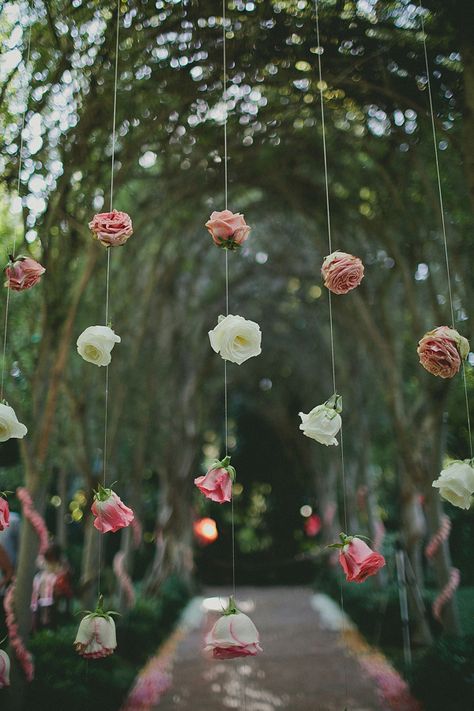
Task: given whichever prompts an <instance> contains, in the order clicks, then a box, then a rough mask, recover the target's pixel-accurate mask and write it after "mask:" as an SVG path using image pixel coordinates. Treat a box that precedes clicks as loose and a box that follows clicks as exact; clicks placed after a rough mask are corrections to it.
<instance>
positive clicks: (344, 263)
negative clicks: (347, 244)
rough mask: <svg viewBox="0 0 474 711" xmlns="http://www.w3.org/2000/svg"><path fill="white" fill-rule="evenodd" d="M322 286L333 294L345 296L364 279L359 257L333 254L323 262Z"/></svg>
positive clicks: (341, 253)
mask: <svg viewBox="0 0 474 711" xmlns="http://www.w3.org/2000/svg"><path fill="white" fill-rule="evenodd" d="M321 274H322V275H323V279H324V286H325V287H327V288H328V289H329V291H332V293H333V294H347V292H348V291H351V290H352V289H355V288H356V286H359V284H360V282H361V281H362V279H363V278H364V265H363V264H362V261H361V260H360V259H359V257H354V256H353V255H352V254H347V252H338V251H336V252H333V253H332V254H330V255H329V256H328V257H326V259H325V260H324V262H323V266H322V267H321Z"/></svg>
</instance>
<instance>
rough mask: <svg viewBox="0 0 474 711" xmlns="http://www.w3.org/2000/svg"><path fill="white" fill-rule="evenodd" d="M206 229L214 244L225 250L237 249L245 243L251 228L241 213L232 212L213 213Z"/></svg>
mask: <svg viewBox="0 0 474 711" xmlns="http://www.w3.org/2000/svg"><path fill="white" fill-rule="evenodd" d="M206 227H207V229H208V230H209V233H210V235H211V237H212V239H213V240H214V244H216V245H217V246H218V247H224V248H225V249H236V248H237V247H239V246H240V245H241V244H243V243H244V242H245V240H246V239H247V237H248V236H249V232H250V227H249V226H248V225H247V223H246V222H245V219H244V216H243V215H241V214H240V213H239V212H236V213H235V214H234V213H233V212H231V211H230V210H222V212H213V213H212V215H211V216H210V218H209V220H208V221H207V222H206Z"/></svg>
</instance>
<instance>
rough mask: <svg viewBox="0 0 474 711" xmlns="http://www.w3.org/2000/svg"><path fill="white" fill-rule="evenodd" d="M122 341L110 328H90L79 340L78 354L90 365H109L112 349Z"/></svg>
mask: <svg viewBox="0 0 474 711" xmlns="http://www.w3.org/2000/svg"><path fill="white" fill-rule="evenodd" d="M121 340H122V339H121V338H120V336H117V334H116V333H114V331H112V329H111V328H109V327H108V326H89V327H88V328H86V330H85V331H83V332H82V333H81V335H80V336H79V338H78V339H77V352H78V353H79V355H80V356H82V357H83V358H84V360H86V361H87V362H88V363H94V365H98V366H102V365H109V363H110V361H111V360H112V355H111V353H112V348H113V347H114V346H115V344H116V343H120V341H121Z"/></svg>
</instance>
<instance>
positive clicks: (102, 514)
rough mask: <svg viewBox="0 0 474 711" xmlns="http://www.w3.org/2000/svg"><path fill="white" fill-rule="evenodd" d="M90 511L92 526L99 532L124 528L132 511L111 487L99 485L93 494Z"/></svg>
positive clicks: (128, 523)
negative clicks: (92, 519)
mask: <svg viewBox="0 0 474 711" xmlns="http://www.w3.org/2000/svg"><path fill="white" fill-rule="evenodd" d="M91 511H92V513H93V514H94V516H95V519H94V526H95V528H97V530H98V531H100V532H101V533H108V532H109V531H112V533H115V531H118V530H119V529H120V528H126V527H127V526H128V525H130V523H131V522H132V521H133V517H134V514H133V511H132V509H129V508H128V506H125V504H124V503H123V501H122V500H121V499H120V497H119V496H117V494H116V493H115V491H112V489H105V488H104V487H103V486H100V485H99V491H98V492H97V493H96V495H95V496H94V501H93V503H92V506H91Z"/></svg>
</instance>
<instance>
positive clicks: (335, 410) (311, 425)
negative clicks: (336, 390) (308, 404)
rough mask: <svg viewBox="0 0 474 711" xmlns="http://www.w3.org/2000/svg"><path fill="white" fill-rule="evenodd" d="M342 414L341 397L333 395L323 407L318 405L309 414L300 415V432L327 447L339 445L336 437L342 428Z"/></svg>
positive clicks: (302, 413)
mask: <svg viewBox="0 0 474 711" xmlns="http://www.w3.org/2000/svg"><path fill="white" fill-rule="evenodd" d="M340 412H342V405H341V397H340V396H338V395H333V397H332V398H330V400H328V401H327V402H325V403H324V404H323V405H317V406H316V407H314V408H313V409H312V410H311V412H309V413H308V414H305V413H304V412H300V413H299V416H300V417H301V424H300V430H301V431H302V432H303V434H304V435H306V437H311V439H315V440H316V442H319V443H320V444H325V445H326V447H329V446H331V445H338V444H339V442H338V441H337V439H336V435H337V433H338V432H339V430H340V429H341V426H342V419H341V415H340Z"/></svg>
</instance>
